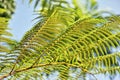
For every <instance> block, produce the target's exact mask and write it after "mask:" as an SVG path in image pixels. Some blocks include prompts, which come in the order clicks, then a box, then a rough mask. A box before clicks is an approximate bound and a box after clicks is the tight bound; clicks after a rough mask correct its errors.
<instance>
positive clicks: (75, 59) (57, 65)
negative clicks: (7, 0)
mask: <svg viewBox="0 0 120 80" xmlns="http://www.w3.org/2000/svg"><path fill="white" fill-rule="evenodd" d="M41 1H42V2H41ZM89 1H90V2H89V4H90V5H91V7H90V11H89V10H88V7H85V6H83V8H81V7H80V6H79V5H78V4H77V0H73V5H74V7H73V8H72V7H70V5H69V4H68V3H67V1H64V0H36V4H35V7H36V6H37V5H38V4H37V3H39V2H41V4H42V9H41V10H40V16H39V17H38V18H40V20H39V22H37V23H36V25H35V26H34V27H33V28H32V29H31V30H29V31H28V32H26V34H25V35H24V37H23V38H22V40H21V41H20V42H19V43H17V45H16V46H15V47H14V48H12V49H11V50H10V51H7V50H5V51H4V52H6V53H3V54H0V57H1V58H3V59H2V62H1V64H0V75H1V77H0V79H4V78H7V79H12V80H15V79H20V80H30V79H31V80H32V79H35V80H37V79H44V76H46V77H49V76H50V75H52V74H54V73H56V74H57V73H58V75H57V78H56V80H57V79H58V80H67V79H68V80H74V79H75V80H77V79H80V77H82V76H85V75H86V74H90V75H92V76H93V77H94V78H95V79H96V77H95V75H96V74H100V73H109V74H111V75H112V74H116V73H117V72H120V64H119V62H118V61H119V58H120V52H119V51H116V52H113V51H112V49H113V48H119V47H120V45H119V44H120V17H119V16H111V17H105V18H103V17H100V14H95V15H94V14H93V13H92V12H93V11H94V10H96V8H97V2H96V0H89ZM30 2H32V0H30ZM49 3H51V4H49ZM54 3H58V4H56V5H54ZM63 3H64V4H65V5H66V4H67V6H64V5H62V4H63ZM54 6H58V7H56V8H55V7H54ZM86 6H88V3H87V5H86ZM94 8H95V9H94ZM82 9H83V10H82ZM84 10H86V12H83V11H84ZM92 10H93V11H92ZM2 20H3V19H2ZM1 25H2V27H0V28H5V29H1V34H2V35H4V33H5V31H6V27H4V26H3V24H1ZM4 42H6V41H4ZM7 43H9V42H8V41H7ZM1 50H3V49H1ZM1 52H3V51H1ZM6 62H7V63H6ZM73 74H75V75H74V76H73ZM9 76H10V77H9Z"/></svg>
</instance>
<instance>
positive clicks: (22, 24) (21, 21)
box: [9, 0, 120, 40]
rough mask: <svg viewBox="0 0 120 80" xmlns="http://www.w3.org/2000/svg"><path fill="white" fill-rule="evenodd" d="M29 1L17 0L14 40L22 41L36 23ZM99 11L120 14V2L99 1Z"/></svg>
mask: <svg viewBox="0 0 120 80" xmlns="http://www.w3.org/2000/svg"><path fill="white" fill-rule="evenodd" d="M28 1H29V0H24V2H23V0H16V10H15V14H14V15H13V17H12V19H11V21H10V24H9V26H10V28H11V29H12V30H11V32H12V34H13V37H12V38H13V39H15V40H21V38H22V37H23V35H24V34H25V32H26V31H27V30H29V29H30V28H31V27H32V26H33V24H34V22H33V21H32V20H33V19H34V18H35V17H36V15H33V14H34V13H33V4H32V5H30V4H29V3H28ZM98 2H99V9H109V10H111V11H112V12H114V13H116V14H120V0H98Z"/></svg>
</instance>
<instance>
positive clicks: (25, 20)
mask: <svg viewBox="0 0 120 80" xmlns="http://www.w3.org/2000/svg"><path fill="white" fill-rule="evenodd" d="M22 1H23V0H16V10H15V14H14V15H13V16H12V19H11V20H10V23H9V27H10V28H11V29H12V30H11V31H10V32H11V33H12V34H13V37H12V38H13V39H15V40H17V41H19V40H21V38H22V37H23V35H24V34H25V32H26V31H28V30H29V29H30V28H31V27H32V26H33V25H34V22H33V21H32V20H33V19H34V18H35V17H36V15H35V14H34V13H33V10H34V9H33V4H31V5H30V4H29V3H28V1H29V0H24V2H22ZM98 3H99V9H107V10H110V11H112V12H113V13H115V14H120V0H98ZM99 77H100V79H101V80H107V78H106V79H105V76H104V77H101V75H99ZM119 77H120V76H117V77H116V78H115V79H114V80H119ZM111 80H112V79H111Z"/></svg>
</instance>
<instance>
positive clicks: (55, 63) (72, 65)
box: [0, 62, 97, 80]
mask: <svg viewBox="0 0 120 80" xmlns="http://www.w3.org/2000/svg"><path fill="white" fill-rule="evenodd" d="M51 65H67V66H71V67H76V68H80V69H81V70H82V71H84V72H86V73H89V74H91V75H92V76H93V77H95V76H94V74H92V73H90V72H88V71H87V70H85V69H83V68H82V67H81V66H77V65H75V64H70V63H66V62H53V63H47V64H38V65H35V66H30V67H28V68H23V69H20V70H15V71H13V72H12V73H9V74H5V75H3V76H1V77H0V80H2V79H4V78H7V77H8V76H11V75H14V74H17V73H19V72H23V71H27V70H30V69H33V68H38V67H43V66H51ZM95 78H96V77H95ZM96 80H97V78H96Z"/></svg>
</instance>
